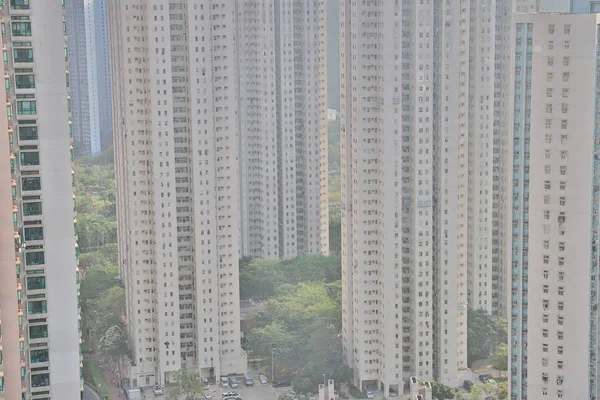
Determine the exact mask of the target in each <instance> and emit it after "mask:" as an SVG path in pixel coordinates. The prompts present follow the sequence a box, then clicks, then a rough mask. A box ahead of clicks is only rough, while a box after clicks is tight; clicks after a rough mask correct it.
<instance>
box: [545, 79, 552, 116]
mask: <svg viewBox="0 0 600 400" xmlns="http://www.w3.org/2000/svg"><path fill="white" fill-rule="evenodd" d="M552 77H553V74H552V72H548V73H547V74H546V81H547V82H552ZM549 105H550V108H552V104H549ZM546 108H548V104H547V105H546ZM548 112H552V111H548Z"/></svg>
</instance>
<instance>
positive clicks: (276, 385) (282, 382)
mask: <svg viewBox="0 0 600 400" xmlns="http://www.w3.org/2000/svg"><path fill="white" fill-rule="evenodd" d="M288 386H292V382H290V381H288V380H287V379H282V380H280V381H277V382H273V387H274V388H282V387H288Z"/></svg>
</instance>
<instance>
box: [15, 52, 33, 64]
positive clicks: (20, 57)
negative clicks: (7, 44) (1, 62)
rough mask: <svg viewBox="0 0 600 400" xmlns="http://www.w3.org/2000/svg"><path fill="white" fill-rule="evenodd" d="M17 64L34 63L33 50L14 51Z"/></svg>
mask: <svg viewBox="0 0 600 400" xmlns="http://www.w3.org/2000/svg"><path fill="white" fill-rule="evenodd" d="M13 55H14V56H15V62H16V63H30V62H33V49H13Z"/></svg>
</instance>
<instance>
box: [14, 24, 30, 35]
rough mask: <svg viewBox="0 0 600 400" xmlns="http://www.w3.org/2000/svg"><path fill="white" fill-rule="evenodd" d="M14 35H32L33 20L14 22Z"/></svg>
mask: <svg viewBox="0 0 600 400" xmlns="http://www.w3.org/2000/svg"><path fill="white" fill-rule="evenodd" d="M12 34H13V36H31V22H16V21H13V22H12Z"/></svg>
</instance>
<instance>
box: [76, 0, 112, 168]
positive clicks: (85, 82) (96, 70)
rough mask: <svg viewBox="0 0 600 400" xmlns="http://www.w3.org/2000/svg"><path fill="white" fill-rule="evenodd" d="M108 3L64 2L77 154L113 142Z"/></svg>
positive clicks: (96, 0)
mask: <svg viewBox="0 0 600 400" xmlns="http://www.w3.org/2000/svg"><path fill="white" fill-rule="evenodd" d="M106 1H107V0H65V8H66V10H67V17H66V22H67V33H68V51H69V57H70V60H71V62H70V64H69V67H70V68H69V73H70V74H71V88H70V93H71V109H72V112H71V114H72V118H71V119H72V125H73V137H74V139H75V141H76V142H77V145H78V146H79V147H80V148H78V151H79V153H78V155H79V156H89V155H97V154H99V153H100V151H101V150H102V146H103V144H104V145H106V144H107V143H111V141H112V137H111V136H112V104H111V102H110V101H111V89H110V66H109V51H108V49H109V38H108V21H107V16H108V13H107V10H106Z"/></svg>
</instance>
